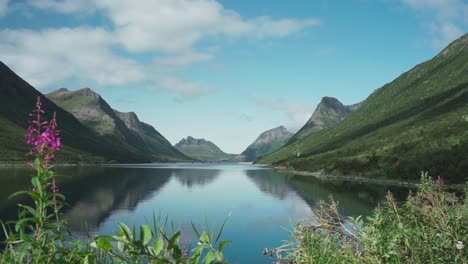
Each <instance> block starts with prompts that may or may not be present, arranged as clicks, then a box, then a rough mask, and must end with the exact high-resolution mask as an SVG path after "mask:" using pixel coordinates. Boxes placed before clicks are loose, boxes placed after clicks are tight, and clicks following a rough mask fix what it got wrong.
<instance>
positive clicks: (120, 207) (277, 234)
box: [0, 164, 407, 264]
mask: <svg viewBox="0 0 468 264" xmlns="http://www.w3.org/2000/svg"><path fill="white" fill-rule="evenodd" d="M56 171H57V172H58V173H59V174H60V175H62V177H61V180H60V181H59V186H60V191H61V192H62V193H64V194H65V195H66V197H67V203H68V204H69V207H68V209H67V210H66V213H65V216H66V217H67V218H68V219H69V222H70V226H71V228H72V230H73V231H74V232H75V234H76V235H77V236H85V233H86V230H90V231H91V232H95V233H99V234H113V233H114V232H115V231H116V230H117V225H116V222H117V221H123V222H125V223H127V224H129V225H131V224H132V223H133V222H135V223H136V224H137V225H139V224H144V223H146V222H147V220H148V221H149V222H151V221H152V220H151V219H152V215H153V212H155V213H156V214H157V215H158V214H160V215H163V216H166V215H168V216H169V217H170V219H172V220H173V222H174V224H175V225H176V226H178V227H180V229H181V230H182V234H183V237H184V239H185V240H187V241H192V242H194V243H195V242H196V239H195V236H194V234H193V231H192V228H191V222H193V223H194V224H195V225H196V226H202V225H203V223H204V220H203V219H204V218H203V215H204V214H206V216H207V218H208V221H209V224H210V225H211V224H215V225H216V226H218V227H219V226H220V225H221V224H222V222H223V220H224V219H225V218H226V216H227V215H228V214H229V213H230V212H231V217H230V219H229V222H228V224H227V225H226V227H225V230H224V233H223V239H229V240H232V241H233V243H232V244H230V245H229V246H228V247H227V248H226V249H225V256H226V257H227V259H228V260H229V261H230V263H243V264H245V263H271V260H269V259H268V258H266V257H263V256H262V255H261V251H262V249H263V248H265V247H269V248H271V247H276V246H279V245H280V242H281V241H282V240H286V239H288V233H287V232H286V231H285V230H284V229H282V228H281V227H285V228H287V229H290V227H291V225H292V224H293V223H294V222H295V221H297V220H299V219H302V218H304V217H312V215H313V211H314V208H315V207H316V206H317V203H318V201H320V200H327V199H328V197H329V196H330V195H333V197H334V198H335V200H338V201H339V204H340V207H341V208H342V211H343V213H344V214H346V215H351V216H357V215H368V214H369V212H370V210H371V209H372V208H373V207H375V206H376V204H377V203H378V202H379V201H380V200H382V199H383V197H384V196H385V192H386V191H387V190H388V189H390V190H392V191H393V192H394V193H395V194H396V196H397V197H398V196H400V197H402V196H404V195H405V193H406V191H407V190H404V189H402V188H399V187H398V188H397V187H387V186H381V185H364V184H352V183H349V182H338V181H333V182H330V181H327V182H325V181H320V180H317V179H314V178H309V177H292V176H291V175H287V174H284V173H279V172H277V171H274V170H271V169H269V168H266V167H260V166H255V165H245V164H145V165H137V166H135V165H119V166H113V167H63V168H57V169H56ZM28 174H29V171H28V170H25V169H11V168H10V169H6V168H3V169H0V219H2V220H8V219H14V218H15V216H16V213H17V209H16V206H15V202H14V201H10V200H8V196H9V195H10V194H11V193H13V192H15V191H16V190H18V189H20V188H25V186H28V184H29V179H28V178H27V175H28ZM84 223H87V224H86V225H85V224H84Z"/></svg>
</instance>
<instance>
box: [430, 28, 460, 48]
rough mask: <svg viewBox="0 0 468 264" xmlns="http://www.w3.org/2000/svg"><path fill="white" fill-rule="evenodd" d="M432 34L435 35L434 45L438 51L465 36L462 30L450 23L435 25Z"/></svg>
mask: <svg viewBox="0 0 468 264" xmlns="http://www.w3.org/2000/svg"><path fill="white" fill-rule="evenodd" d="M432 32H433V34H434V37H433V39H432V44H433V45H434V47H436V48H438V49H443V48H445V47H446V46H447V44H449V43H450V42H452V41H453V40H455V39H457V38H458V37H460V36H461V35H463V31H462V30H461V29H460V28H458V27H457V26H455V25H454V24H452V23H448V22H445V23H441V24H437V23H433V24H432Z"/></svg>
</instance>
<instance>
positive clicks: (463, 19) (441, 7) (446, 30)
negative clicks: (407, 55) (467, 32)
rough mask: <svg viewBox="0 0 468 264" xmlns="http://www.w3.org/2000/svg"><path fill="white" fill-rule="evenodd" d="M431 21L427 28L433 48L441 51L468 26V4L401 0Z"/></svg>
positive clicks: (458, 0) (460, 0)
mask: <svg viewBox="0 0 468 264" xmlns="http://www.w3.org/2000/svg"><path fill="white" fill-rule="evenodd" d="M402 2H403V3H404V4H406V5H408V6H409V7H411V8H412V9H414V10H416V11H418V12H420V13H421V14H423V15H424V16H425V17H427V20H429V21H431V22H429V23H428V25H430V26H429V27H428V28H429V30H430V34H431V35H432V43H433V45H434V47H435V48H437V49H442V48H444V47H445V46H447V45H448V44H449V43H450V42H452V41H454V40H455V39H457V38H458V37H460V36H461V35H463V34H464V32H463V30H462V28H464V27H466V25H468V3H467V2H465V1H463V0H402Z"/></svg>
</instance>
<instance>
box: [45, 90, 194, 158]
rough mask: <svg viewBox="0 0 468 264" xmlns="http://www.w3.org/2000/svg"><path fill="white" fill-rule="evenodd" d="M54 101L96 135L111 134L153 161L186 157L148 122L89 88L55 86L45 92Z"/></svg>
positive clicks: (122, 143) (124, 144) (118, 140)
mask: <svg viewBox="0 0 468 264" xmlns="http://www.w3.org/2000/svg"><path fill="white" fill-rule="evenodd" d="M47 97H48V98H50V99H51V100H53V101H54V102H55V103H56V104H58V105H59V106H61V107H62V108H64V109H65V110H67V111H69V112H70V113H72V114H73V115H74V116H75V117H76V118H77V119H78V120H80V122H81V123H83V124H84V125H86V126H87V127H89V128H90V129H93V130H94V131H96V132H97V133H98V134H100V135H107V136H111V137H113V138H115V139H116V141H117V142H119V143H120V144H121V145H123V146H126V147H128V148H130V149H133V150H134V151H136V152H140V153H142V154H144V155H147V156H149V157H150V158H151V160H153V161H169V160H189V158H188V157H186V156H185V155H183V154H182V153H180V152H179V151H177V150H176V149H175V148H174V147H173V146H172V145H171V144H170V143H169V141H167V140H166V139H165V138H164V137H163V136H162V135H161V134H160V133H159V132H157V131H156V130H155V129H154V128H153V127H152V126H150V125H148V124H145V123H143V122H141V121H140V120H139V119H138V117H137V115H136V114H135V113H122V112H119V111H117V110H114V109H112V108H111V106H110V105H109V104H108V103H107V102H106V101H105V100H104V98H102V97H101V96H100V95H99V94H98V93H96V92H94V91H93V90H92V89H90V88H83V89H80V90H76V91H70V90H68V89H66V88H61V89H58V90H56V91H54V92H52V93H49V94H47Z"/></svg>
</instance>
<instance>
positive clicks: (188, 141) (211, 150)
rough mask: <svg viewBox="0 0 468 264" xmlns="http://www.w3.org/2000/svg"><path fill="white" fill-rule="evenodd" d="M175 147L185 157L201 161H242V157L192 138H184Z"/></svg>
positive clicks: (207, 142) (203, 140) (205, 141)
mask: <svg viewBox="0 0 468 264" xmlns="http://www.w3.org/2000/svg"><path fill="white" fill-rule="evenodd" d="M174 147H175V148H176V149H178V150H179V151H180V152H182V153H184V154H185V155H187V156H189V157H191V158H194V159H196V160H199V161H241V160H242V157H240V156H239V155H236V154H228V153H225V152H224V151H222V150H221V149H220V148H219V147H218V146H216V145H215V144H214V143H213V142H211V141H208V140H205V139H203V138H201V139H197V138H193V137H191V136H188V137H187V138H183V139H182V140H180V141H179V143H177V144H175V145H174Z"/></svg>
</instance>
